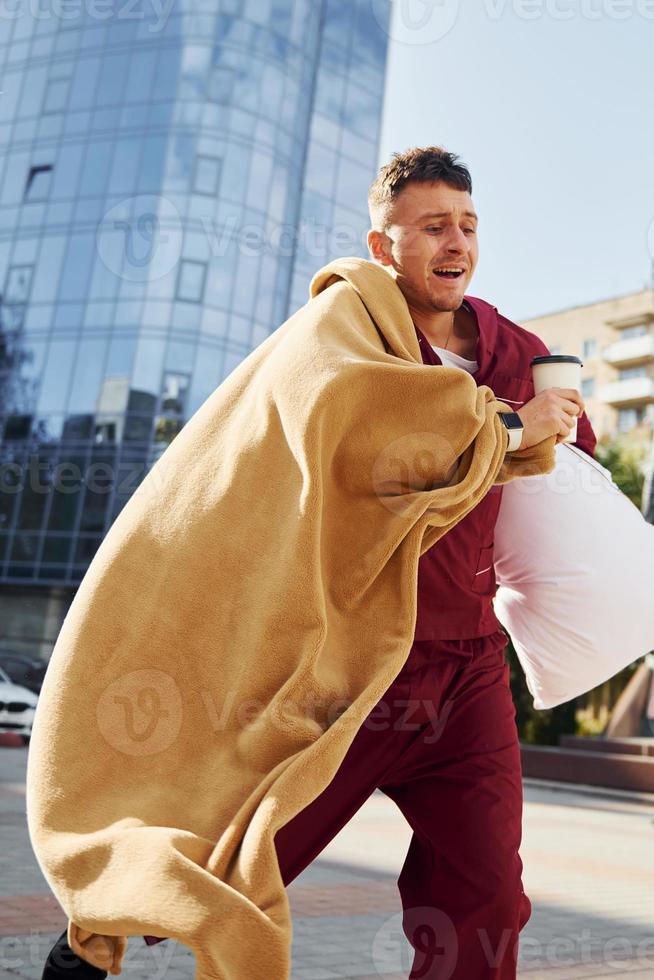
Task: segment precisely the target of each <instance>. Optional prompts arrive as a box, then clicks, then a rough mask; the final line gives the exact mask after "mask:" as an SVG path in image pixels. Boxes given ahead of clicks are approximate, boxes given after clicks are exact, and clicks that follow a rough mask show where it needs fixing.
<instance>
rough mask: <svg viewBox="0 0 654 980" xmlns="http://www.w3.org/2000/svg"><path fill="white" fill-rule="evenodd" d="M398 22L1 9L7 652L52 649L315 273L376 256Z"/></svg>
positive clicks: (119, 8) (1, 404) (302, 10)
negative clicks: (388, 84) (161, 463)
mask: <svg viewBox="0 0 654 980" xmlns="http://www.w3.org/2000/svg"><path fill="white" fill-rule="evenodd" d="M388 17H389V3H387V2H384V0H382V2H381V3H380V2H377V0H375V2H374V3H373V2H371V0H212V2H208V0H195V2H193V0H177V2H176V3H174V4H172V5H171V4H165V3H164V4H163V5H162V6H161V7H159V5H155V4H150V3H148V4H141V5H139V6H134V5H131V4H118V3H116V4H115V5H114V7H113V9H111V10H109V9H108V7H107V5H105V4H102V5H100V4H98V5H94V4H91V3H88V4H86V3H84V2H81V3H80V4H79V5H68V6H66V5H60V6H59V8H58V12H57V13H56V14H55V13H53V11H52V9H48V8H47V5H45V6H44V5H38V6H37V5H32V4H25V5H19V4H17V5H15V10H14V11H12V12H11V13H9V12H8V11H7V10H6V11H5V13H4V15H3V17H2V18H1V19H0V42H1V46H0V65H2V86H1V87H2V89H3V94H2V97H1V98H0V148H2V159H1V160H0V288H1V290H2V295H1V297H0V434H1V441H0V480H1V482H0V647H1V646H3V645H4V646H5V647H8V648H12V649H27V650H30V651H37V652H40V653H42V654H43V655H47V654H48V652H49V649H50V647H51V645H52V641H53V639H54V637H55V635H56V632H57V630H58V627H59V625H60V622H61V619H62V616H63V614H64V612H65V610H66V608H67V607H68V605H69V604H70V601H71V599H72V596H73V595H74V590H75V588H76V586H77V585H78V584H79V582H80V580H81V578H82V576H83V575H84V573H85V571H86V569H87V567H88V564H89V562H90V560H91V558H92V557H93V555H94V553H95V551H96V549H97V547H98V545H99V543H100V541H101V540H102V537H103V535H104V534H105V533H106V532H107V530H108V528H109V526H110V525H111V523H112V522H113V520H114V519H115V517H116V515H117V514H118V512H119V511H120V509H121V507H122V506H123V505H124V504H125V502H126V500H127V499H128V498H129V496H130V494H131V493H133V492H134V490H135V488H136V487H137V486H138V483H139V481H140V480H141V479H142V478H143V476H144V475H145V473H146V472H147V470H148V468H149V467H150V466H151V465H152V464H153V463H154V462H155V461H156V459H157V458H158V457H159V456H160V455H161V453H162V452H163V451H164V450H165V448H166V446H167V445H169V443H170V441H171V440H172V439H173V438H174V436H175V434H176V433H177V432H179V430H180V428H181V427H182V426H183V425H184V423H185V422H186V421H187V420H188V418H189V417H190V416H191V415H192V414H193V413H194V412H195V411H196V410H197V408H198V407H199V406H200V405H201V404H202V402H203V401H204V400H205V399H206V398H207V397H208V396H209V394H210V393H211V391H212V390H213V389H214V388H215V387H216V386H217V385H218V384H219V383H220V382H221V380H222V379H223V378H224V377H225V376H226V375H227V374H229V372H230V371H231V370H232V369H233V368H234V367H235V366H236V365H237V364H238V363H240V361H241V360H242V359H243V358H244V357H245V356H247V354H248V353H249V352H250V351H251V350H252V349H253V348H254V347H256V346H257V345H258V344H259V343H261V341H262V340H263V339H264V338H265V337H266V336H267V335H268V334H269V333H270V332H271V331H273V330H274V329H276V328H277V327H278V326H279V325H280V324H281V323H282V322H283V321H284V320H285V319H286V318H287V317H288V316H289V315H290V313H292V312H293V311H294V310H295V309H297V308H298V307H299V306H300V305H302V304H303V303H304V302H306V300H307V298H308V283H309V280H310V278H311V275H312V274H313V273H314V272H315V271H316V269H318V268H319V267H320V266H321V265H323V264H324V263H325V262H327V261H329V259H331V258H333V257H335V256H336V255H338V254H361V255H366V254H367V253H366V250H365V231H366V229H367V212H366V191H367V187H368V185H369V183H370V181H371V179H372V177H373V176H374V172H375V169H376V165H377V152H378V135H379V125H380V116H381V107H382V93H383V86H384V71H385V62H386V50H387V42H388V34H387V28H388ZM334 231H336V234H334Z"/></svg>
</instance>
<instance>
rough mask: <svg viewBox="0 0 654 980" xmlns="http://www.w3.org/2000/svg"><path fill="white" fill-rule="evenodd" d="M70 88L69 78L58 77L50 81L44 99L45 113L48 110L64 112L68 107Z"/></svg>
mask: <svg viewBox="0 0 654 980" xmlns="http://www.w3.org/2000/svg"><path fill="white" fill-rule="evenodd" d="M69 88H70V79H69V78H57V79H54V80H53V81H51V82H50V84H49V85H48V87H47V89H46V91H45V98H44V99H43V114H44V115H45V114H46V113H48V112H63V110H64V109H65V108H66V102H67V99H68V89H69Z"/></svg>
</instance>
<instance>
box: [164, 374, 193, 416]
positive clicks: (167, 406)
mask: <svg viewBox="0 0 654 980" xmlns="http://www.w3.org/2000/svg"><path fill="white" fill-rule="evenodd" d="M190 382H191V376H190V375H189V374H176V373H175V372H173V371H166V373H165V374H164V377H163V384H162V386H161V411H162V412H174V413H175V414H176V415H183V414H184V411H185V408H186V395H187V392H188V388H189V384H190Z"/></svg>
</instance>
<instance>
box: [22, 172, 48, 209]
mask: <svg viewBox="0 0 654 980" xmlns="http://www.w3.org/2000/svg"><path fill="white" fill-rule="evenodd" d="M51 183H52V164H51V163H45V164H43V165H42V166H38V167H30V172H29V174H28V175H27V180H26V181H25V192H24V194H23V200H24V201H30V202H31V201H45V200H47V198H48V195H49V194H50V184H51Z"/></svg>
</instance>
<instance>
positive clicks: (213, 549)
mask: <svg viewBox="0 0 654 980" xmlns="http://www.w3.org/2000/svg"><path fill="white" fill-rule="evenodd" d="M311 293H312V298H311V299H310V301H309V302H308V303H307V304H306V305H305V306H304V307H303V308H302V309H300V310H299V311H298V312H297V313H295V314H294V315H293V316H292V317H290V318H289V319H288V320H287V321H286V322H285V323H284V324H282V325H281V326H280V327H279V328H278V329H277V330H275V332H274V333H273V334H271V335H270V337H268V338H267V339H266V341H265V342H264V343H262V344H261V345H260V346H259V347H258V348H257V349H256V350H254V351H253V352H252V353H251V354H250V355H249V356H248V357H247V358H246V359H245V360H244V361H243V362H242V363H241V364H240V365H239V366H238V367H237V368H236V369H235V370H234V371H233V372H232V373H231V374H230V375H229V377H227V378H226V379H225V380H224V381H223V382H222V383H221V384H220V385H219V387H218V388H217V389H216V390H215V391H214V392H213V394H212V395H211V396H210V397H209V398H208V399H207V401H206V402H205V403H204V404H203V405H202V406H201V408H200V409H199V410H198V411H197V412H196V414H195V415H194V416H193V417H192V418H191V419H190V421H189V422H188V423H187V424H186V425H185V427H184V428H183V430H182V432H181V433H180V434H179V435H178V436H177V437H176V439H175V440H174V442H173V443H172V444H171V445H170V447H169V448H168V449H167V450H166V452H165V454H164V455H163V457H162V458H161V459H160V460H159V461H158V462H157V463H156V465H155V466H154V467H153V469H152V470H151V471H150V472H149V474H148V475H147V476H146V478H145V479H144V481H143V483H142V484H141V486H140V487H139V488H138V490H137V491H136V492H135V493H134V495H133V496H132V497H131V499H130V500H129V502H128V503H127V505H126V506H125V508H124V509H123V511H122V512H121V513H120V515H119V516H118V518H117V519H116V521H115V523H114V524H113V526H112V528H111V530H110V531H109V533H108V534H107V536H106V538H105V539H104V541H103V542H102V545H101V547H100V549H99V551H98V552H97V554H96V556H95V558H94V559H93V562H92V564H91V566H90V568H89V570H88V572H87V574H86V576H85V578H84V581H83V582H82V584H81V586H80V588H79V590H78V592H77V594H76V596H75V599H74V601H73V604H72V606H71V608H70V611H69V613H68V615H67V616H66V619H65V622H64V624H63V627H62V629H61V632H60V635H59V637H58V640H57V643H56V646H55V649H54V652H53V654H52V660H51V662H50V666H49V668H48V672H47V676H46V679H45V683H44V686H43V690H42V693H41V697H40V699H39V703H38V708H37V712H36V720H35V724H34V732H33V737H32V742H31V748H30V752H29V762H28V775H27V780H28V782H27V814H28V821H29V831H30V835H31V841H32V845H33V848H34V851H35V854H36V856H37V858H38V861H39V864H40V866H41V869H42V871H43V873H44V875H45V877H46V879H47V881H48V883H49V885H50V887H51V888H52V891H53V892H54V894H55V896H56V897H57V899H58V900H59V902H60V903H61V905H62V907H63V909H64V911H65V913H66V914H67V916H68V917H69V920H70V921H69V927H68V935H69V941H70V943H71V946H72V947H73V949H74V950H75V951H76V952H77V953H78V954H79V955H81V956H83V957H84V958H86V959H87V960H89V961H90V962H92V963H94V964H95V965H96V966H99V967H102V968H104V969H109V971H110V972H111V973H115V974H118V973H120V972H121V963H122V959H123V956H124V952H125V947H126V942H127V940H126V938H125V937H129V936H138V937H141V936H143V935H146V934H151V935H155V936H169V937H172V938H174V939H176V940H178V941H179V942H182V943H184V944H186V945H187V946H188V947H190V948H191V949H192V950H193V952H194V954H195V958H196V978H197V980H205V978H216V980H253V978H255V977H256V978H263V977H265V978H266V980H285V978H287V977H288V976H289V974H290V945H291V920H290V914H289V903H288V898H287V894H286V891H285V889H284V887H283V883H282V880H281V876H280V872H279V867H278V864H277V861H276V855H275V850H274V841H273V836H274V834H275V832H276V831H277V829H278V828H279V827H281V826H283V825H284V824H285V823H287V822H288V821H289V820H290V819H291V818H292V817H293V816H294V815H295V814H297V813H298V812H299V811H300V810H302V809H303V808H304V807H305V806H306V805H307V804H309V803H310V802H311V801H312V800H313V799H314V798H315V797H316V796H318V794H319V793H320V792H321V791H322V790H323V789H324V788H325V787H326V786H327V785H328V783H329V782H330V780H331V779H332V777H333V775H334V773H335V772H336V770H337V768H338V766H339V764H340V763H341V761H342V759H343V757H344V755H345V753H346V751H347V749H348V747H349V745H350V744H351V742H352V740H353V738H354V736H355V734H356V732H357V729H358V728H359V727H360V725H361V724H362V722H363V720H364V719H365V717H366V715H367V714H368V713H369V712H370V710H371V709H372V708H373V706H374V705H375V704H376V702H377V701H378V700H379V698H380V697H381V696H382V694H383V693H384V691H385V690H386V689H387V688H388V686H389V685H390V683H391V682H392V680H393V679H394V678H395V676H396V675H397V674H398V672H399V671H400V669H401V667H402V665H403V663H404V661H405V660H406V658H407V655H408V653H409V649H410V647H411V644H412V639H413V633H414V627H415V618H416V582H417V569H418V558H419V556H420V555H421V553H423V552H424V551H426V550H427V548H428V547H429V546H430V545H432V544H434V542H435V541H437V539H438V538H440V537H441V536H442V535H443V534H445V533H446V532H447V531H448V530H449V529H450V528H452V527H453V526H454V525H455V524H456V522H457V521H459V520H461V518H462V517H464V516H465V514H467V513H468V511H470V510H471V509H472V508H473V507H474V506H475V505H476V504H477V503H478V502H479V500H480V499H481V498H482V497H483V496H484V494H485V493H486V492H487V491H488V490H489V488H490V487H491V485H492V484H493V483H499V482H506V481H508V480H510V479H512V478H514V477H516V476H519V475H525V474H536V473H547V472H550V471H551V470H552V469H553V467H554V445H555V437H554V436H552V437H551V438H550V439H547V440H545V441H544V442H542V443H540V444H539V446H537V447H534V448H532V449H529V450H524V451H522V452H520V453H515V454H513V456H507V457H506V458H505V452H506V446H507V444H508V436H507V433H506V431H505V429H504V428H503V426H502V423H501V422H500V420H499V419H498V418H497V417H496V415H497V412H498V410H503V411H510V410H511V408H510V406H508V405H506V404H503V403H501V402H498V401H495V399H494V396H493V392H492V391H491V390H490V388H488V387H485V386H482V387H479V388H478V387H477V385H476V384H475V381H474V379H473V378H472V377H471V376H470V375H469V374H467V373H466V372H465V371H462V370H459V369H458V368H448V367H441V366H430V365H425V364H423V363H422V359H421V356H420V350H419V345H418V341H417V337H416V333H415V330H414V327H413V324H412V321H411V318H410V315H409V311H408V307H407V305H406V302H405V300H404V298H403V296H402V293H401V292H400V290H399V288H398V287H397V285H396V284H395V282H394V280H393V279H392V277H391V276H390V275H389V274H388V273H387V272H386V271H385V270H384V269H383V268H382V267H381V266H378V265H376V264H375V263H373V262H369V261H366V260H363V259H358V258H348V259H341V260H337V261H335V262H332V263H330V264H329V265H327V266H326V267H325V268H323V269H322V270H321V271H320V272H318V273H317V275H316V276H315V278H314V280H313V283H312V287H311ZM139 942H141V943H142V942H143V940H142V939H139Z"/></svg>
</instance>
